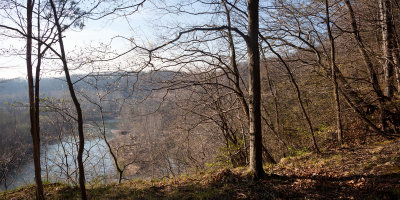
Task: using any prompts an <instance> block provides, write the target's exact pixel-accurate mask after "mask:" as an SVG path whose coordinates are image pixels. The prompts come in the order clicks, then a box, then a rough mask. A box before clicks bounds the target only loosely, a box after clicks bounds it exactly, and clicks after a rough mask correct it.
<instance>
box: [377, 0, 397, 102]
mask: <svg viewBox="0 0 400 200" xmlns="http://www.w3.org/2000/svg"><path fill="white" fill-rule="evenodd" d="M379 10H380V16H381V27H382V51H383V58H384V66H383V71H384V77H385V89H384V91H385V96H386V97H388V98H389V99H391V98H392V97H393V93H394V90H395V87H394V65H393V63H394V62H393V35H394V34H393V26H392V25H393V23H392V9H391V3H390V0H379Z"/></svg>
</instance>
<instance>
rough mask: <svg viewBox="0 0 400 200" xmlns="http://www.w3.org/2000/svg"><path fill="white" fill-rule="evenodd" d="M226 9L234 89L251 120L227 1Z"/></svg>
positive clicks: (224, 3)
mask: <svg viewBox="0 0 400 200" xmlns="http://www.w3.org/2000/svg"><path fill="white" fill-rule="evenodd" d="M222 3H223V5H224V8H225V12H226V20H227V23H228V27H229V28H228V42H229V49H230V51H231V66H232V68H233V72H234V87H235V90H236V95H237V96H238V97H239V99H240V102H241V104H242V108H243V111H244V113H245V114H246V117H247V119H249V117H250V116H249V105H248V104H247V101H246V98H245V96H244V94H243V91H242V89H241V88H240V72H239V68H238V66H237V62H236V51H235V43H234V41H233V36H232V30H231V27H232V25H231V15H230V11H229V9H228V7H227V5H226V2H225V0H224V1H222Z"/></svg>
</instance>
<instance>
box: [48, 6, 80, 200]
mask: <svg viewBox="0 0 400 200" xmlns="http://www.w3.org/2000/svg"><path fill="white" fill-rule="evenodd" d="M50 4H51V8H52V10H53V15H54V21H55V25H56V26H57V32H58V43H59V45H60V51H61V61H62V63H63V68H64V73H65V78H66V80H67V84H68V89H69V92H70V95H71V98H72V101H73V102H74V105H75V109H76V112H77V115H78V135H79V149H78V156H77V160H78V168H79V186H80V189H81V198H82V199H83V200H86V199H87V196H86V189H85V171H84V166H83V160H82V157H83V151H84V145H85V136H84V134H83V117H82V109H81V105H80V103H79V100H78V98H77V97H76V94H75V89H74V85H73V83H72V80H71V76H70V74H69V68H68V62H67V57H66V53H65V48H64V42H63V37H62V28H61V24H60V22H59V19H58V16H57V10H56V7H55V5H54V1H53V0H50Z"/></svg>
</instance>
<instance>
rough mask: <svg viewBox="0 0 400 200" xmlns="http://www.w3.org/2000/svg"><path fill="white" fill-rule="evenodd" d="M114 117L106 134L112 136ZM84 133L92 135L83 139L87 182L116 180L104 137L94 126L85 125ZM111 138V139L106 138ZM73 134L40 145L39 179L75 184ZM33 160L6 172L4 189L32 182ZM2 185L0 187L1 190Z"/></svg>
mask: <svg viewBox="0 0 400 200" xmlns="http://www.w3.org/2000/svg"><path fill="white" fill-rule="evenodd" d="M116 123H117V121H116V120H108V121H107V123H106V133H107V135H108V136H111V135H112V134H111V132H110V131H111V128H114V127H115V124H116ZM85 127H86V128H85V135H86V136H88V135H91V136H90V137H87V138H86V139H85V151H84V154H83V160H84V168H85V178H86V182H87V183H89V184H90V183H98V182H102V183H105V182H112V181H115V180H116V169H115V166H114V163H113V161H112V159H111V155H110V154H109V150H108V148H107V146H106V143H105V142H104V140H103V139H102V138H101V137H100V134H98V132H97V131H96V130H97V129H96V128H94V127H93V126H90V125H88V126H85ZM108 139H111V138H108ZM77 142H78V138H76V137H71V136H70V137H64V138H63V139H62V140H61V141H59V142H56V143H52V144H49V145H45V146H42V148H41V168H42V180H43V181H48V182H58V181H60V182H66V183H69V184H76V183H77V181H78V170H77V163H76V156H77ZM34 177H35V175H34V166H33V160H32V159H30V160H28V161H27V162H25V163H24V164H23V165H21V166H20V167H19V168H18V169H15V170H14V172H13V173H11V174H9V176H8V177H7V179H8V181H7V182H8V186H7V189H8V190H10V189H15V188H18V187H20V186H24V185H27V184H32V183H34ZM3 190H5V186H4V185H1V186H0V191H3Z"/></svg>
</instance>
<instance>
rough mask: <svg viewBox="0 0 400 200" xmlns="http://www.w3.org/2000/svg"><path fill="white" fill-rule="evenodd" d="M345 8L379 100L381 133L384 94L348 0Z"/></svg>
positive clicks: (383, 117) (383, 130) (384, 127)
mask: <svg viewBox="0 0 400 200" xmlns="http://www.w3.org/2000/svg"><path fill="white" fill-rule="evenodd" d="M344 2H345V4H346V6H347V9H348V10H349V18H350V21H351V27H352V31H353V37H354V40H355V41H356V42H357V46H358V49H359V51H360V53H361V55H362V57H363V59H364V63H365V65H366V66H367V70H368V72H369V79H370V82H371V85H372V88H373V90H374V92H375V94H376V95H377V97H378V101H379V109H380V113H381V116H380V121H381V124H382V127H381V128H382V133H385V131H386V129H387V124H386V111H385V96H384V94H383V92H382V89H381V87H380V85H379V80H378V75H377V74H376V72H375V69H374V65H373V64H372V61H371V58H370V57H369V55H368V53H367V50H366V48H365V46H364V43H363V40H362V38H361V35H360V32H359V30H358V26H357V21H356V17H355V14H354V10H353V7H352V5H351V3H350V0H344Z"/></svg>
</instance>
